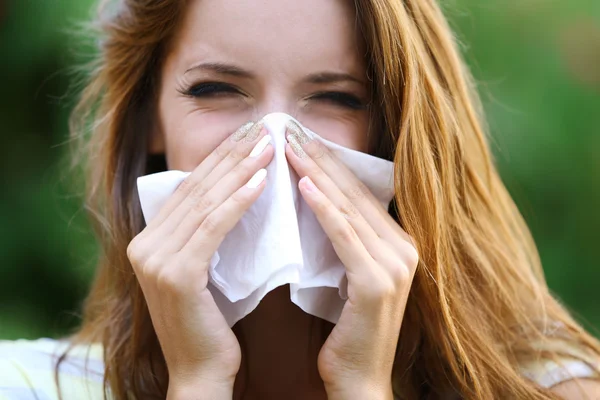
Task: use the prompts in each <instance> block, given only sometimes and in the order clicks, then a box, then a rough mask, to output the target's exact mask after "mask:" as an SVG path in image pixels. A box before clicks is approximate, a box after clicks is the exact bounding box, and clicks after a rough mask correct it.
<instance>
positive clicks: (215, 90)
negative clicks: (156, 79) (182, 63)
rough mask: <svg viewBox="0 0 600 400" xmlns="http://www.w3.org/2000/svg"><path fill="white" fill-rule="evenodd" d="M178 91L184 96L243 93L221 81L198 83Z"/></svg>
mask: <svg viewBox="0 0 600 400" xmlns="http://www.w3.org/2000/svg"><path fill="white" fill-rule="evenodd" d="M178 91H179V92H180V93H181V94H183V95H184V96H188V97H195V98H208V97H221V96H231V95H243V93H242V92H241V91H240V90H239V89H238V88H236V87H235V86H233V85H230V84H228V83H222V82H204V83H199V84H196V85H191V86H190V87H189V88H187V89H184V90H178Z"/></svg>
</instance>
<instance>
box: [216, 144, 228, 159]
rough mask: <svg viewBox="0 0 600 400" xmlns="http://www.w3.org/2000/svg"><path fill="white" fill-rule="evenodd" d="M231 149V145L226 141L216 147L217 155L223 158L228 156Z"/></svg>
mask: <svg viewBox="0 0 600 400" xmlns="http://www.w3.org/2000/svg"><path fill="white" fill-rule="evenodd" d="M229 151H230V146H229V144H228V143H227V141H225V142H223V143H221V144H220V145H218V146H217V148H216V149H215V154H216V155H217V156H219V158H221V159H223V158H225V157H227V155H228V154H229Z"/></svg>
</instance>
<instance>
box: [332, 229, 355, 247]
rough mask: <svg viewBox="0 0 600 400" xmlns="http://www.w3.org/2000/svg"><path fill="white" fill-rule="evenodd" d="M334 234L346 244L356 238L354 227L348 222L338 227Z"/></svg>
mask: <svg viewBox="0 0 600 400" xmlns="http://www.w3.org/2000/svg"><path fill="white" fill-rule="evenodd" d="M335 236H336V237H337V238H338V240H339V241H340V242H342V243H347V244H349V243H352V242H354V241H355V240H356V239H357V236H356V232H354V229H352V227H351V226H350V225H348V224H346V225H344V226H341V227H339V228H338V229H337V230H336V232H335Z"/></svg>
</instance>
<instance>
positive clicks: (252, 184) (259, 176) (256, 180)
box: [246, 168, 267, 189]
mask: <svg viewBox="0 0 600 400" xmlns="http://www.w3.org/2000/svg"><path fill="white" fill-rule="evenodd" d="M266 176H267V170H266V169H264V168H263V169H259V170H258V172H256V173H255V174H254V175H253V176H252V178H250V180H249V181H248V183H246V186H247V187H249V188H250V189H255V188H256V187H258V185H260V184H261V183H262V181H264V180H265V177H266Z"/></svg>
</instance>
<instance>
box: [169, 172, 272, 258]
mask: <svg viewBox="0 0 600 400" xmlns="http://www.w3.org/2000/svg"><path fill="white" fill-rule="evenodd" d="M266 177H267V170H266V169H264V168H263V169H261V170H259V171H258V172H257V173H256V174H254V175H253V176H252V178H251V179H250V180H249V181H248V183H246V184H245V185H244V186H243V187H241V188H240V189H238V190H237V191H236V192H235V193H233V194H232V195H231V196H230V197H229V198H228V199H227V200H225V201H224V202H223V203H222V204H221V205H220V206H219V207H217V208H216V209H215V210H213V211H212V212H211V213H210V214H208V215H207V216H206V218H204V220H203V221H202V223H201V224H200V227H199V228H198V229H196V231H195V232H194V233H193V235H192V236H191V238H190V239H189V240H188V241H187V243H186V244H185V245H184V246H183V247H182V248H181V250H180V251H179V254H180V255H181V256H182V257H184V258H189V257H195V258H196V259H198V261H199V262H203V263H209V262H210V259H211V258H212V256H213V254H214V253H215V252H216V251H217V249H218V248H219V246H220V245H221V242H222V241H223V239H224V238H225V235H227V233H229V231H231V230H232V229H233V227H234V226H235V225H236V224H237V223H238V222H239V220H240V219H241V218H242V216H243V215H244V213H245V212H246V211H247V210H248V209H249V208H250V206H251V205H252V204H254V202H255V201H256V200H257V199H258V197H259V196H260V194H261V193H262V192H263V190H264V188H265V184H266V183H265V181H266Z"/></svg>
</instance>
